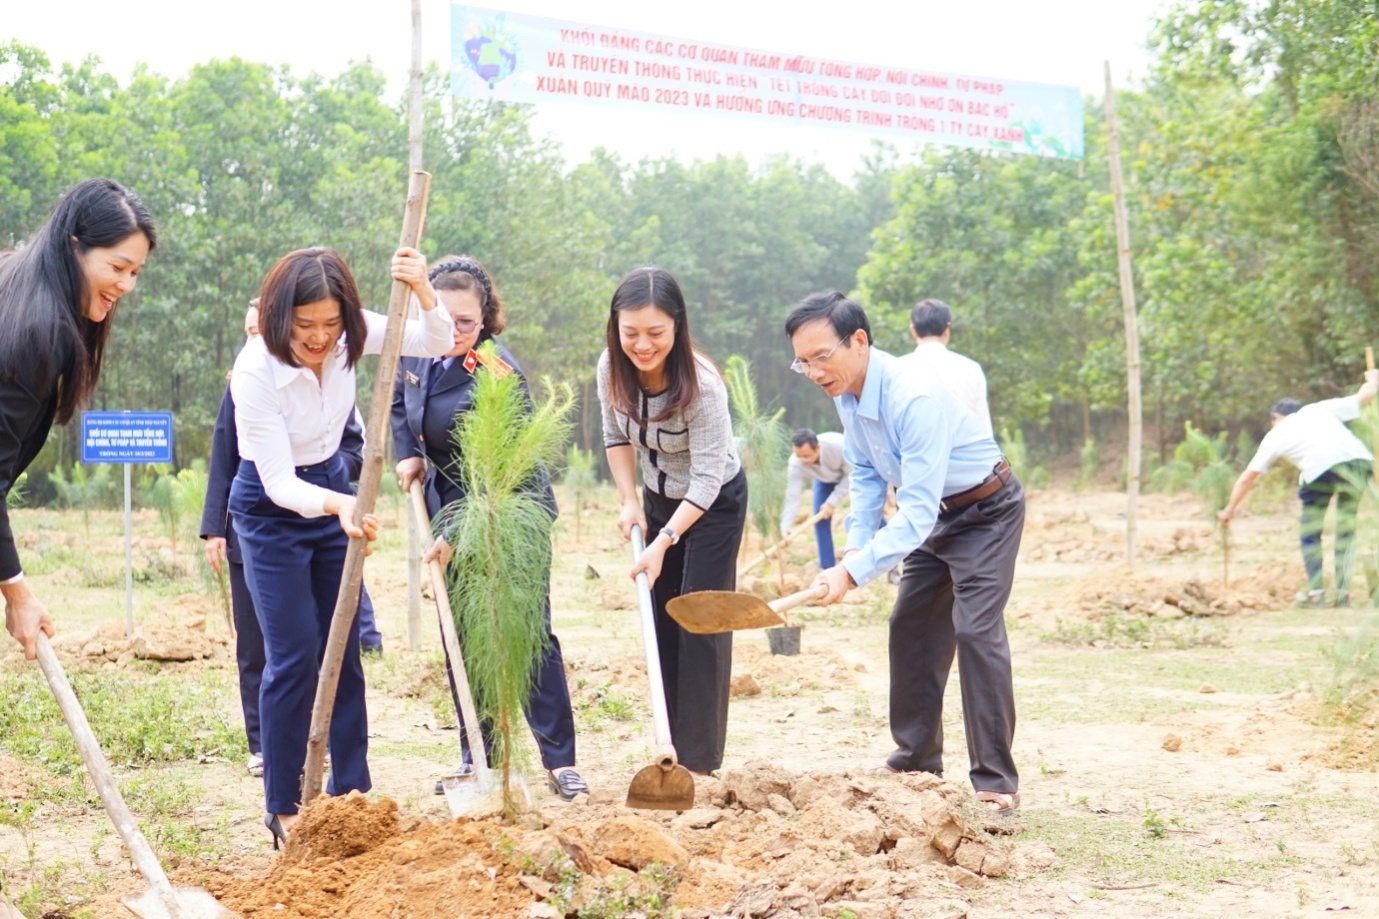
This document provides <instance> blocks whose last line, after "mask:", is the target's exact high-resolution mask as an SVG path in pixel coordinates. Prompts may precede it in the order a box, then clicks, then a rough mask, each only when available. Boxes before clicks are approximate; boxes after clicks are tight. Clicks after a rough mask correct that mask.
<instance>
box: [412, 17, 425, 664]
mask: <svg viewBox="0 0 1379 919" xmlns="http://www.w3.org/2000/svg"><path fill="white" fill-rule="evenodd" d="M411 89H412V92H411V97H410V105H409V107H408V108H409V110H408V131H407V164H408V171H409V172H421V171H422V169H421V138H422V132H421V111H422V109H421V0H412V87H411ZM408 315H410V316H413V317H415V316H416V310H415V309H413V310H410V311H409V313H408ZM425 535H429V534H425ZM425 535H424V534H423V533H422V532H421V530H420V528H419V527H418V525H417V519H416V516H415V515H413V514H410V513H409V514H408V515H407V644H408V646H409V647H410V648H411V649H412V650H413V651H416V650H419V649H420V648H421V554H422V546H423V539H424V538H425Z"/></svg>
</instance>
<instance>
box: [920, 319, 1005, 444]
mask: <svg viewBox="0 0 1379 919" xmlns="http://www.w3.org/2000/svg"><path fill="white" fill-rule="evenodd" d="M952 332H953V311H952V310H951V309H949V308H948V304H947V303H944V302H943V301H942V300H921V301H919V302H918V303H917V304H915V308H914V309H912V310H911V311H910V335H911V336H912V337H913V338H914V340H915V350H914V351H913V352H912V353H910V354H907V355H905V356H904V360H905V362H906V363H907V364H909V365H910V366H912V367H922V368H924V369H925V370H926V371H928V372H931V373H933V374H934V379H935V380H937V381H938V382H939V383H940V384H942V386H943V388H944V389H946V390H948V391H949V392H950V393H952V394H953V395H954V396H956V397H957V400H958V401H959V402H961V403H962V404H963V405H965V406H967V408H968V409H969V410H970V411H971V412H972V414H974V415H976V416H977V421H978V422H980V423H981V425H982V430H983V432H984V433H985V434H986V436H987V437H990V436H991V409H989V408H988V407H987V404H986V374H985V373H984V372H983V371H982V365H981V364H978V363H977V362H976V361H974V360H972V358H970V357H965V356H963V355H961V354H959V353H957V352H956V351H950V350H949V349H948V339H949V336H951V335H952Z"/></svg>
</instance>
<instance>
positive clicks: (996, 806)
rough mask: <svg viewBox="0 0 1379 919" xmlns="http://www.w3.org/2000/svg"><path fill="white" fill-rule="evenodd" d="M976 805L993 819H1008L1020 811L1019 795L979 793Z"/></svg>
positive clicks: (1016, 793) (991, 792) (996, 792)
mask: <svg viewBox="0 0 1379 919" xmlns="http://www.w3.org/2000/svg"><path fill="white" fill-rule="evenodd" d="M977 803H978V804H981V805H982V806H983V807H985V809H986V810H987V812H988V813H990V814H991V815H992V816H993V817H1009V816H1010V815H1011V814H1014V813H1015V812H1016V811H1018V810H1019V809H1020V793H1019V792H1004V791H979V792H977Z"/></svg>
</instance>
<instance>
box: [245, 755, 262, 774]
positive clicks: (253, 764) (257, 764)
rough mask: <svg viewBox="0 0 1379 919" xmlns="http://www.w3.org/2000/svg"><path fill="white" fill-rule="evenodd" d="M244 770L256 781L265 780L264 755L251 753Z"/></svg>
mask: <svg viewBox="0 0 1379 919" xmlns="http://www.w3.org/2000/svg"><path fill="white" fill-rule="evenodd" d="M244 768H245V769H247V770H248V772H249V774H250V775H252V776H253V777H254V778H256V779H261V778H263V754H262V753H250V754H249V761H248V762H247V763H245V764H244Z"/></svg>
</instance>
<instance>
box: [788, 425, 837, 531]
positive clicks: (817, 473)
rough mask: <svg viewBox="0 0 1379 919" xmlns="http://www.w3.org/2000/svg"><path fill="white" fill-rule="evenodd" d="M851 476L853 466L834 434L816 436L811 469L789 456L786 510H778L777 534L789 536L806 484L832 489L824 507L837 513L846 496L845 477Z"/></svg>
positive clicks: (798, 511)
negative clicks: (816, 483)
mask: <svg viewBox="0 0 1379 919" xmlns="http://www.w3.org/2000/svg"><path fill="white" fill-rule="evenodd" d="M851 474H852V466H851V465H850V464H849V463H848V461H847V460H846V459H844V458H843V435H842V434H839V433H838V432H837V431H825V432H824V433H822V434H820V435H819V459H818V461H817V462H816V463H814V464H813V465H811V466H806V465H805V464H804V462H803V461H802V460H801V459H800V458H799V457H798V456H794V455H792V456H791V457H790V462H789V464H788V465H787V467H786V471H785V507H784V508H783V509H782V510H781V518H780V531H781V532H782V533H788V532H789V531H790V529H791V527H792V526H793V525H794V523H795V518H796V517H797V516H799V513H800V499H801V498H802V497H803V496H804V484H805V482H807V481H809V480H811V479H813V480H816V481H819V482H823V483H824V484H825V485H832V486H833V490H832V491H831V492H829V493H828V500H826V501H824V504H825V505H827V506H829V507H832V508H833V509H834V510H837V509H838V505H840V504H842V503H843V501H844V499H846V498H847V496H848V476H849V475H851Z"/></svg>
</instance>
